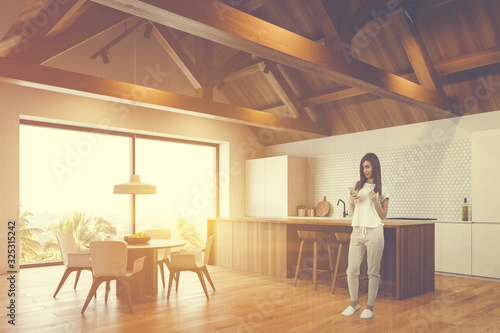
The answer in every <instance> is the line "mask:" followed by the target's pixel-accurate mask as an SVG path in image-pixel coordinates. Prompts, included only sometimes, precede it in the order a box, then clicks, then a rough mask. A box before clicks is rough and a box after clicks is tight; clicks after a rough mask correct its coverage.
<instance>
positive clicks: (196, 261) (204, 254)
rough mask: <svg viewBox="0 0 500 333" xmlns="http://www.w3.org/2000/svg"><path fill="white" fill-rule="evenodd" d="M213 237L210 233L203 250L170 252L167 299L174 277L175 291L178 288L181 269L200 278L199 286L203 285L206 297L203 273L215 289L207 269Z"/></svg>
mask: <svg viewBox="0 0 500 333" xmlns="http://www.w3.org/2000/svg"><path fill="white" fill-rule="evenodd" d="M214 237H215V235H212V236H210V237H209V238H208V239H207V244H206V245H205V250H204V251H203V249H181V250H180V251H179V252H178V253H172V254H171V256H170V257H171V258H170V277H169V280H168V292H167V299H168V298H169V297H170V290H171V288H172V281H173V279H174V278H175V282H176V283H175V291H176V292H177V290H178V288H179V277H180V274H181V271H192V272H195V273H196V274H198V278H199V279H200V282H201V286H202V287H203V291H204V292H205V296H206V297H207V299H209V297H208V291H207V286H206V285H205V279H204V278H203V275H205V277H206V278H207V280H208V282H209V283H210V285H211V286H212V289H213V290H214V291H215V286H214V283H213V282H212V278H211V277H210V274H209V273H208V269H207V264H208V259H209V258H210V251H211V249H212V243H213V240H214Z"/></svg>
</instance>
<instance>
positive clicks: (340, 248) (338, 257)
mask: <svg viewBox="0 0 500 333" xmlns="http://www.w3.org/2000/svg"><path fill="white" fill-rule="evenodd" d="M342 246H343V245H342V243H340V245H339V252H338V253H337V262H336V263H335V273H333V279H332V280H333V282H332V294H334V293H335V283H336V282H337V274H338V272H339V263H340V255H341V254H342Z"/></svg>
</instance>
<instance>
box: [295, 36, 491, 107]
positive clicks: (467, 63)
mask: <svg viewBox="0 0 500 333" xmlns="http://www.w3.org/2000/svg"><path fill="white" fill-rule="evenodd" d="M497 63H500V46H496V47H492V48H489V49H486V50H482V51H478V52H474V53H470V54H465V55H462V56H458V57H455V58H451V59H447V60H443V61H439V62H437V63H436V64H435V65H434V68H435V70H436V71H437V73H438V74H439V75H440V76H445V75H450V74H455V73H460V72H463V71H467V70H470V69H475V68H480V67H484V66H489V65H493V64H497ZM395 74H396V75H398V76H401V77H404V78H405V79H407V80H411V81H417V76H416V75H415V73H413V72H407V73H395ZM364 94H366V92H365V91H363V90H360V89H356V88H351V87H348V86H342V87H337V88H333V89H330V90H327V91H324V92H321V93H318V94H315V95H313V96H309V97H305V98H302V99H301V100H302V103H303V104H304V106H306V107H308V106H314V105H319V104H324V103H328V102H333V101H338V100H341V99H344V98H350V97H355V96H359V95H364Z"/></svg>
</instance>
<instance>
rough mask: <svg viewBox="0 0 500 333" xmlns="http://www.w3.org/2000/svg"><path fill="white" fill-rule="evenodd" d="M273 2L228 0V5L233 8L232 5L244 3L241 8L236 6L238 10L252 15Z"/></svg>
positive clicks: (270, 0) (263, 0)
mask: <svg viewBox="0 0 500 333" xmlns="http://www.w3.org/2000/svg"><path fill="white" fill-rule="evenodd" d="M272 1H273V0H247V1H243V0H227V1H226V3H227V4H228V5H230V6H231V4H236V3H238V2H240V3H242V4H241V5H239V6H236V8H237V9H238V10H241V11H242V12H245V13H252V12H254V11H256V10H257V9H259V8H260V7H262V6H264V5H266V4H268V3H270V2H272Z"/></svg>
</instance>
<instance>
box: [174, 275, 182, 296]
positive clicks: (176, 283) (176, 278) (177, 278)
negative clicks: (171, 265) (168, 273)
mask: <svg viewBox="0 0 500 333" xmlns="http://www.w3.org/2000/svg"><path fill="white" fill-rule="evenodd" d="M174 276H175V292H177V291H179V278H180V277H181V271H177V272H175V274H174Z"/></svg>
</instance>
